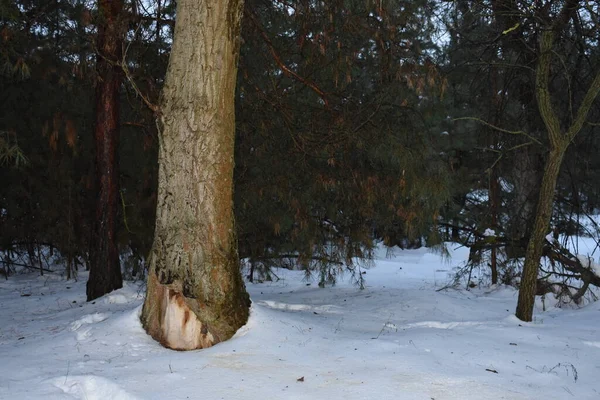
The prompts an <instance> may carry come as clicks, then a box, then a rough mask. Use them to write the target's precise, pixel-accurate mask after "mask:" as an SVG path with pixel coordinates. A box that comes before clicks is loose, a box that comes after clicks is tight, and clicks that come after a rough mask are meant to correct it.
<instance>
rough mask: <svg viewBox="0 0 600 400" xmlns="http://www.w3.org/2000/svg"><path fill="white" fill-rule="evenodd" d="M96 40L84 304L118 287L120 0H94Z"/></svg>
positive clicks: (121, 2) (119, 267)
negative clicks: (91, 214)
mask: <svg viewBox="0 0 600 400" xmlns="http://www.w3.org/2000/svg"><path fill="white" fill-rule="evenodd" d="M98 9H99V22H98V37H97V46H98V53H97V56H96V57H97V60H96V68H97V71H98V81H97V84H96V123H95V128H94V142H95V146H96V149H95V152H96V153H95V162H96V171H95V172H96V194H97V199H96V219H95V223H94V224H95V225H94V233H93V235H94V236H93V240H92V246H91V251H90V253H91V254H90V257H91V258H90V276H89V280H88V282H87V300H88V301H91V300H94V299H96V298H98V297H100V296H103V295H105V294H106V293H109V292H111V291H113V290H115V289H119V288H121V287H122V286H123V279H122V277H121V265H120V262H119V251H118V247H117V225H118V211H119V161H118V154H117V150H118V146H119V124H120V110H119V103H120V99H119V91H120V88H121V83H122V80H123V73H122V70H121V67H120V66H119V62H120V61H121V53H122V41H123V29H122V26H123V25H122V23H121V16H122V11H123V1H122V0H112V1H111V0H99V2H98Z"/></svg>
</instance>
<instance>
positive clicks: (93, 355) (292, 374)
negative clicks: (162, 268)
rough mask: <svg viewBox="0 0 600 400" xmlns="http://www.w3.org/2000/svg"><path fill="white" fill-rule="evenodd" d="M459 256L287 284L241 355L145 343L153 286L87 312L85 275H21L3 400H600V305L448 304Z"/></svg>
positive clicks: (7, 299)
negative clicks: (359, 280) (146, 299)
mask: <svg viewBox="0 0 600 400" xmlns="http://www.w3.org/2000/svg"><path fill="white" fill-rule="evenodd" d="M450 246H451V247H450V250H451V253H452V259H451V260H450V261H449V262H446V261H443V260H442V259H441V257H440V256H439V255H437V254H434V253H432V252H430V251H429V250H427V249H420V250H404V251H403V250H396V251H395V254H394V256H393V257H390V258H388V257H386V252H385V250H381V251H379V252H378V257H377V259H376V262H375V267H374V268H371V269H369V270H367V272H366V274H365V279H366V284H367V288H366V289H365V290H359V289H358V288H356V287H354V286H353V285H351V284H350V283H348V282H340V283H339V284H338V285H337V286H335V287H332V288H325V289H320V288H318V287H317V285H316V282H313V283H311V284H310V285H308V284H307V282H305V281H302V272H297V271H287V270H280V271H277V275H278V276H280V277H282V278H283V279H282V280H280V281H278V282H267V283H260V284H247V287H248V291H249V292H250V294H251V297H252V300H253V305H252V311H251V317H250V320H249V322H248V324H247V325H246V326H245V327H243V328H242V329H241V330H240V331H239V332H238V333H237V334H236V336H235V337H234V338H233V339H232V340H230V341H228V342H225V343H222V344H219V345H217V346H215V347H213V348H210V349H207V350H201V351H192V352H176V351H171V350H166V349H164V348H162V347H161V346H160V345H159V344H158V343H156V342H154V341H153V340H152V339H151V338H150V337H149V336H147V335H146V334H145V332H144V330H143V329H142V328H141V326H140V323H139V320H138V315H139V312H140V307H141V303H142V300H143V293H142V292H141V289H140V285H139V284H138V283H126V284H125V285H126V286H125V287H124V288H123V289H121V290H119V291H117V292H114V293H111V294H109V295H107V296H104V297H103V298H101V299H99V300H97V301H95V302H93V303H86V302H85V281H86V279H87V275H86V274H83V273H82V274H81V275H80V280H79V281H78V282H73V281H65V280H63V279H62V278H61V277H60V276H56V275H50V276H44V277H39V276H36V275H34V274H28V275H19V276H13V277H11V278H10V279H9V280H7V281H4V280H3V281H0V303H1V304H2V308H1V309H0V360H2V362H1V363H0V399H44V400H49V399H87V400H93V399H98V400H100V399H117V400H132V399H209V400H214V399H227V400H229V399H311V400H313V399H327V400H332V399H344V400H350V399H423V400H431V399H435V400H444V399H461V400H462V399H569V398H577V399H599V398H600V380H599V379H598V376H600V303H594V304H591V305H588V306H586V307H584V308H581V309H573V308H569V309H557V308H550V309H549V310H548V311H546V312H542V311H541V304H540V305H539V307H538V308H536V311H535V321H534V322H533V323H523V322H521V321H519V320H517V319H516V318H515V317H514V315H513V314H514V310H515V306H516V302H517V292H516V291H515V290H514V289H511V288H495V289H490V290H472V291H464V290H463V291H457V290H447V291H441V292H436V288H440V287H442V286H444V285H445V284H446V283H447V282H448V273H449V272H450V271H451V269H452V267H453V266H456V265H459V264H460V263H462V262H464V260H465V259H466V257H467V255H468V250H467V249H464V248H462V249H458V250H455V249H453V248H452V245H450ZM347 278H348V277H347ZM548 303H549V302H548V301H547V302H546V304H547V305H548Z"/></svg>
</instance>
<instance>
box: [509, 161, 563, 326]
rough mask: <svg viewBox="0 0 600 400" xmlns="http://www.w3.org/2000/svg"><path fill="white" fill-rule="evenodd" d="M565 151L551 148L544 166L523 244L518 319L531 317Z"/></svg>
mask: <svg viewBox="0 0 600 400" xmlns="http://www.w3.org/2000/svg"><path fill="white" fill-rule="evenodd" d="M565 150H566V149H558V150H553V151H551V152H550V155H549V156H548V160H547V162H546V167H545V169H544V177H543V178H542V185H541V187H540V196H539V199H538V205H537V210H536V217H535V222H534V225H533V231H532V233H531V237H530V238H529V243H528V244H527V252H526V253H525V264H524V265H523V274H522V276H521V286H520V289H519V301H518V303H517V312H516V316H517V318H519V319H520V320H522V321H531V320H532V319H533V306H534V302H535V292H536V285H537V278H538V270H539V265H540V259H541V258H542V251H543V249H544V238H545V237H546V234H547V233H548V227H549V225H550V219H551V218H552V206H553V205H554V190H555V189H556V181H557V180H558V174H559V172H560V166H561V165H562V159H563V155H564V153H565Z"/></svg>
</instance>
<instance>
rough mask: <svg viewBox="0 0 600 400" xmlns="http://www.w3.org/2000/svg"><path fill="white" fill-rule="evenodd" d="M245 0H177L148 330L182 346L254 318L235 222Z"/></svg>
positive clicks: (215, 337) (208, 340)
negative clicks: (237, 105) (237, 108)
mask: <svg viewBox="0 0 600 400" xmlns="http://www.w3.org/2000/svg"><path fill="white" fill-rule="evenodd" d="M242 7H243V1H242V0H226V1H224V0H208V1H200V2H199V1H196V0H179V1H178V2H177V20H176V25H175V37H174V42H173V49H172V52H171V58H170V61H169V68H168V71H167V77H166V81H165V87H164V90H163V94H162V107H161V111H162V114H161V116H160V118H159V128H160V133H159V136H160V137H159V139H160V150H159V178H158V180H159V188H158V203H157V211H156V230H155V236H154V244H153V246H152V252H151V255H150V271H149V277H148V290H147V293H146V300H145V302H144V308H143V311H142V317H141V319H142V323H143V325H144V327H145V329H146V331H147V332H148V333H149V334H150V335H151V336H152V337H153V338H155V339H156V340H158V341H159V342H161V343H162V344H163V345H164V346H166V347H169V348H172V349H177V350H190V349H198V348H205V347H210V346H212V345H214V344H216V343H218V342H220V341H223V340H226V339H228V338H230V337H231V336H232V335H233V334H234V333H235V331H236V330H237V329H238V328H239V327H241V326H242V325H243V324H244V323H245V322H246V320H247V318H248V307H249V298H248V294H247V293H246V290H245V287H244V283H243V280H242V277H241V273H240V270H239V261H238V254H237V241H236V236H235V226H234V223H233V155H234V137H235V113H234V94H235V82H236V74H237V59H238V53H239V32H240V19H241V12H242Z"/></svg>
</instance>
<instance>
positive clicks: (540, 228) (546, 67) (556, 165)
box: [516, 0, 600, 321]
mask: <svg viewBox="0 0 600 400" xmlns="http://www.w3.org/2000/svg"><path fill="white" fill-rule="evenodd" d="M577 4H578V2H577V1H574V0H569V1H567V2H566V3H565V5H564V6H563V9H562V11H561V13H560V14H559V16H558V17H556V18H557V19H556V21H555V23H554V25H553V26H552V29H547V30H545V31H543V32H542V34H541V38H540V57H539V60H538V62H537V67H536V98H537V101H538V108H539V112H540V115H541V117H542V119H543V120H544V125H545V126H546V130H547V133H548V139H549V141H550V148H551V149H550V154H549V156H548V160H547V161H546V166H545V168H544V177H543V179H542V186H541V188H540V196H539V199H538V206H537V215H536V219H535V223H534V226H533V231H532V232H531V237H530V239H529V243H528V245H527V252H526V254H525V264H524V266H523V274H522V278H521V286H520V288H519V302H518V303H517V311H516V316H517V318H519V319H521V320H523V321H531V320H532V318H533V306H534V302H535V292H536V281H537V276H538V270H539V264H540V259H541V258H542V249H543V245H544V237H545V235H546V234H547V231H548V226H549V224H550V219H551V217H552V205H553V200H554V189H555V188H556V181H557V179H558V174H559V172H560V166H561V164H562V159H563V156H564V154H565V152H566V151H567V148H568V147H569V145H570V143H571V141H572V140H573V138H574V137H575V136H576V135H577V133H579V131H580V130H581V128H582V126H583V124H584V123H585V120H586V118H587V115H588V113H589V111H590V108H591V107H592V105H593V104H594V101H595V100H596V98H597V97H598V94H599V93H600V70H599V71H598V72H597V73H596V77H595V78H594V80H593V81H592V82H591V84H590V87H589V88H588V90H587V92H586V94H585V96H584V97H583V100H582V101H581V104H580V105H579V108H578V110H577V114H576V115H575V118H574V119H573V122H572V123H571V125H570V126H569V128H568V130H567V131H566V132H563V131H562V130H561V126H560V122H559V119H558V116H557V114H556V112H555V111H554V108H553V105H552V101H551V96H550V89H549V80H550V63H551V57H552V47H553V45H554V37H555V34H556V32H560V30H561V29H563V28H564V26H565V25H566V24H567V23H568V21H569V19H570V17H569V15H570V13H572V12H573V11H574V9H575V7H576V6H577Z"/></svg>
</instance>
